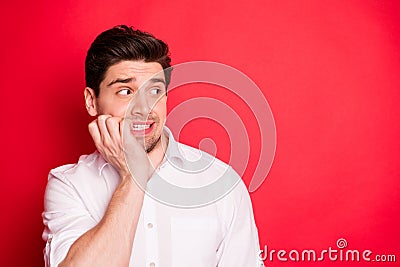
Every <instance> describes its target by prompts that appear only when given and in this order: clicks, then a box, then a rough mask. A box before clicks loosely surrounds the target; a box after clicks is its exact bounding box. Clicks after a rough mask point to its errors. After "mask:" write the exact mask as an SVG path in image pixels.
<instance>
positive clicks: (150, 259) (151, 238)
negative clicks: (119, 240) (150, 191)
mask: <svg viewBox="0 0 400 267" xmlns="http://www.w3.org/2000/svg"><path fill="white" fill-rule="evenodd" d="M143 208H144V213H143V215H144V217H143V219H144V220H143V224H144V225H143V228H144V236H145V240H146V266H152V267H155V266H156V265H158V264H157V262H158V232H157V222H156V210H155V205H154V200H153V199H151V197H149V196H147V195H146V196H145V201H144V203H143Z"/></svg>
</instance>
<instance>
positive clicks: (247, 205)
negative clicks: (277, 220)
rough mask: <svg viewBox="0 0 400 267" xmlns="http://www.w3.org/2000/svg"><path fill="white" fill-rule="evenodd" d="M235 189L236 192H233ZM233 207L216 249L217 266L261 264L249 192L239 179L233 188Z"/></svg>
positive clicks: (254, 266)
mask: <svg viewBox="0 0 400 267" xmlns="http://www.w3.org/2000/svg"><path fill="white" fill-rule="evenodd" d="M235 191H236V192H235ZM233 197H234V198H235V199H234V203H235V208H234V210H233V213H234V214H233V217H232V220H231V223H230V226H229V229H228V230H227V233H226V235H225V237H224V239H223V241H222V243H221V245H220V246H219V249H218V251H217V253H218V256H219V261H218V267H228V266H240V267H242V266H243V267H247V266H248V267H259V266H263V264H262V261H261V260H260V257H259V255H260V245H259V240H258V231H257V227H256V224H255V221H254V215H253V209H252V205H251V200H250V196H249V193H248V191H247V189H246V186H245V185H244V183H243V181H242V180H241V179H240V181H239V184H238V185H237V186H236V188H235V189H234V190H233Z"/></svg>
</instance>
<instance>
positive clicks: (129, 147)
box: [120, 120, 144, 153]
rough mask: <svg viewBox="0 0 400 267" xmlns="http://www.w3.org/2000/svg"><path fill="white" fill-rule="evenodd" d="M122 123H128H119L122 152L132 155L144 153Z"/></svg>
mask: <svg viewBox="0 0 400 267" xmlns="http://www.w3.org/2000/svg"><path fill="white" fill-rule="evenodd" d="M124 123H129V122H128V121H127V120H124V121H123V122H121V123H120V131H121V132H122V141H123V148H124V151H125V152H127V153H133V152H135V151H141V150H143V151H144V148H143V147H142V146H141V145H140V143H139V142H138V141H137V139H136V137H135V136H133V134H132V133H131V129H130V127H129V126H128V125H124Z"/></svg>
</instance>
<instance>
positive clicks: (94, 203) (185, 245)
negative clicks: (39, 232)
mask: <svg viewBox="0 0 400 267" xmlns="http://www.w3.org/2000/svg"><path fill="white" fill-rule="evenodd" d="M164 130H165V131H166V133H167V135H168V137H169V141H168V147H167V151H166V157H165V158H164V160H163V162H162V163H161V164H160V167H159V168H158V169H157V171H156V175H153V176H152V178H151V179H150V181H149V186H148V187H149V188H148V192H146V194H145V197H144V202H143V207H142V210H141V214H140V217H139V223H138V226H137V230H136V234H135V238H134V243H133V250H132V254H131V259H130V265H129V266H141V267H142V266H149V267H150V266H155V267H157V266H160V267H164V266H174V267H180V266H185V267H186V266H191V267H196V266H207V267H208V266H210V267H211V266H226V267H227V266H229V267H231V266H251V267H255V266H261V261H260V260H259V252H260V250H259V242H258V233H257V228H256V225H255V222H254V216H253V210H252V206H251V201H250V197H249V194H248V192H247V189H246V187H245V185H244V183H243V181H242V180H241V179H240V177H239V175H237V173H236V172H235V171H234V170H233V169H232V168H231V167H230V166H228V165H226V164H225V163H223V162H222V161H220V160H218V159H216V158H214V157H211V156H210V155H208V154H206V153H205V152H201V151H200V150H198V149H195V148H192V147H189V146H186V145H184V144H181V143H178V142H176V141H175V140H174V138H173V136H172V133H171V132H170V130H169V129H168V128H167V127H165V128H164ZM199 155H200V156H202V160H200V161H196V159H199ZM194 162H197V163H199V162H200V164H197V165H196V164H192V163H194ZM204 163H207V164H205V165H206V168H202V167H204V166H205V165H204ZM188 165H189V167H188ZM200 165H201V166H200ZM177 166H178V167H177ZM199 166H200V167H201V168H200V169H201V171H195V172H182V171H181V169H180V168H183V167H185V169H191V170H193V169H196V170H198V169H199ZM221 177H222V178H221ZM217 178H218V179H217ZM119 179H120V178H119V176H118V174H117V172H116V171H115V169H114V168H113V167H112V166H111V165H110V164H108V163H107V162H105V160H104V159H103V158H102V156H101V155H100V154H99V153H98V152H95V153H93V154H91V155H84V156H81V157H80V159H79V161H78V163H77V164H69V165H64V166H61V167H58V168H56V169H53V170H51V171H50V174H49V180H48V184H47V188H46V193H45V200H44V201H45V202H44V212H43V214H42V216H43V223H44V225H45V229H44V232H43V239H44V240H45V241H46V242H47V243H46V247H45V249H44V258H45V262H46V266H48V267H49V266H58V264H59V263H60V262H61V261H62V260H63V259H64V258H65V256H66V254H67V252H68V250H69V248H70V247H71V245H72V244H73V243H74V242H75V240H76V239H77V238H79V237H80V236H81V235H83V234H84V233H85V232H86V231H88V230H89V229H91V228H93V227H94V226H95V225H96V224H97V223H99V221H100V220H101V219H102V217H103V215H104V213H105V211H106V209H107V206H108V203H109V201H110V199H111V197H112V195H113V193H114V191H115V189H116V187H117V185H118V183H119ZM160 181H166V183H165V182H161V183H159V182H160ZM199 181H200V182H199ZM218 181H224V182H222V183H218ZM216 184H218V186H217V187H215V186H214V185H216ZM166 185H169V187H168V186H166ZM170 185H172V186H170ZM182 186H184V187H185V188H189V189H191V188H193V191H190V190H189V191H188V190H183V191H179V190H178V191H174V190H175V189H174V187H175V188H178V189H179V188H181V187H182ZM201 186H206V187H202V190H198V191H196V189H198V187H201ZM213 186H214V187H213ZM204 188H205V189H204ZM216 188H217V189H216ZM204 190H206V191H204ZM166 192H167V193H166ZM168 192H170V193H168ZM181 193H182V194H181ZM188 199H190V200H188ZM193 199H194V200H193ZM182 206H183V207H182Z"/></svg>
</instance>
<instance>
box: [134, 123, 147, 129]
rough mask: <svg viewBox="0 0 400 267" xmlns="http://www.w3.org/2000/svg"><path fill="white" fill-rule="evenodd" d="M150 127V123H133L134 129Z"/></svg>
mask: <svg viewBox="0 0 400 267" xmlns="http://www.w3.org/2000/svg"><path fill="white" fill-rule="evenodd" d="M148 128H150V124H133V129H134V130H145V129H148Z"/></svg>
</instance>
